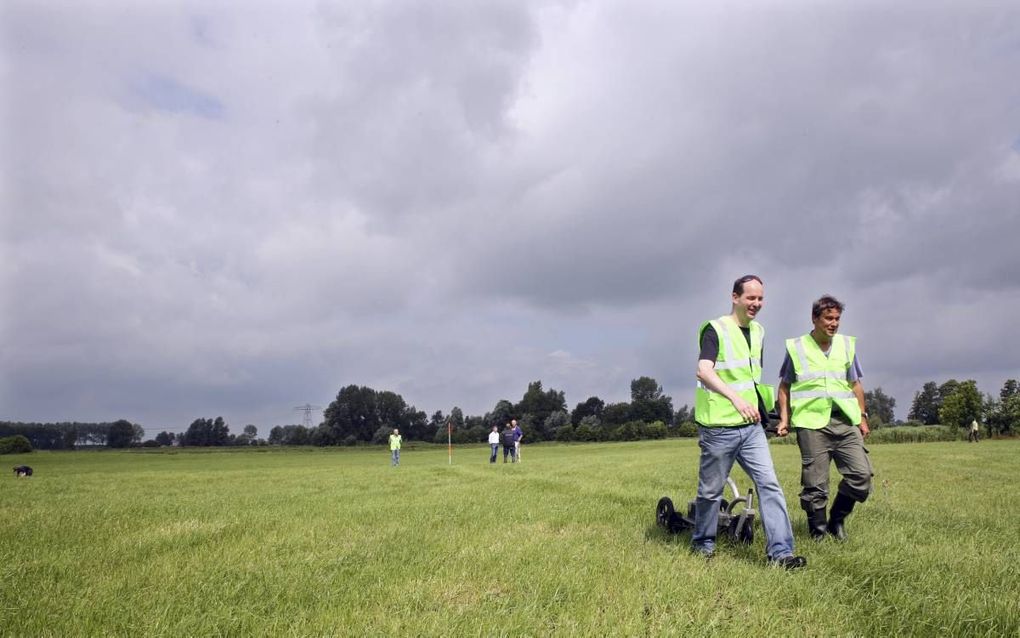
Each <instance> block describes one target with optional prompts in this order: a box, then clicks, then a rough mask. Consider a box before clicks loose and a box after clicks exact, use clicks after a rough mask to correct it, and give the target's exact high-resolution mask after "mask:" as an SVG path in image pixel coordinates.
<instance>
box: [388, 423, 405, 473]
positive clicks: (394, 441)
mask: <svg viewBox="0 0 1020 638" xmlns="http://www.w3.org/2000/svg"><path fill="white" fill-rule="evenodd" d="M403 442H404V438H403V437H402V436H400V430H398V429H397V428H393V434H391V435H390V465H392V466H394V467H396V466H397V465H400V444H401V443H403Z"/></svg>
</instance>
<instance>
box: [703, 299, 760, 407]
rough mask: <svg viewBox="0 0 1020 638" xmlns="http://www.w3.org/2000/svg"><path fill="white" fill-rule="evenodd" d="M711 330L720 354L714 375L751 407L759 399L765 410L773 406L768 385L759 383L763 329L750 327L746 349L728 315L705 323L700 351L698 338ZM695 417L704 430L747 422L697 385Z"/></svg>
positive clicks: (755, 324)
mask: <svg viewBox="0 0 1020 638" xmlns="http://www.w3.org/2000/svg"><path fill="white" fill-rule="evenodd" d="M708 326H712V327H713V328H714V329H715V332H716V334H717V335H719V354H717V355H716V358H715V371H716V374H718V375H719V378H720V379H721V380H722V381H723V383H725V384H726V385H728V386H729V387H730V388H731V389H732V390H734V391H735V392H736V393H737V394H739V395H740V396H741V398H743V399H744V400H745V401H747V402H748V403H750V404H751V405H753V406H755V407H757V406H758V396H759V394H760V395H761V398H762V401H763V403H764V404H765V409H766V410H771V409H772V406H773V405H775V391H774V388H773V387H772V386H770V385H762V383H761V348H762V344H763V343H764V341H765V329H764V328H762V326H761V324H760V323H758V322H757V321H752V322H751V323H750V325H749V328H750V331H751V345H750V346H748V344H747V339H745V338H744V333H743V332H741V330H740V326H739V325H738V324H737V322H736V321H734V319H733V317H732V316H730V315H724V316H722V317H719V318H718V319H713V320H711V321H706V322H705V323H703V324H701V328H699V329H698V341H699V347H700V341H701V334H702V333H703V332H705V328H706V327H708ZM756 389H757V390H756ZM694 417H695V418H696V419H697V421H698V423H700V424H701V425H703V426H706V427H715V426H722V427H729V426H734V425H745V424H746V423H747V421H745V420H744V417H743V416H741V414H740V413H739V412H737V409H736V408H735V407H733V404H732V403H730V400H729V399H727V398H726V397H724V396H723V395H721V394H719V393H717V392H713V391H712V390H710V389H709V388H708V387H706V386H704V385H702V383H701V382H700V381H699V382H698V387H697V389H695V391H694Z"/></svg>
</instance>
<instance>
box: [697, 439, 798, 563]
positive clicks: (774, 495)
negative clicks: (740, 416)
mask: <svg viewBox="0 0 1020 638" xmlns="http://www.w3.org/2000/svg"><path fill="white" fill-rule="evenodd" d="M698 447H700V448H701V462H700V468H699V470H698V498H697V499H696V500H695V503H694V534H693V536H692V537H691V544H692V546H693V548H694V550H695V551H697V552H711V551H713V550H714V549H715V535H716V527H717V526H718V524H719V502H720V500H721V499H722V496H723V488H724V487H725V485H726V477H727V476H729V475H730V470H731V469H732V468H733V462H734V461H736V462H737V463H739V464H740V467H742V468H744V471H745V472H747V475H748V476H750V477H751V480H752V481H754V485H755V487H756V488H757V491H758V511H759V512H760V513H761V525H762V527H763V528H764V529H765V553H766V554H767V555H768V557H769V558H783V557H785V556H791V555H793V528H791V527H790V514H789V513H788V512H787V511H786V497H785V496H784V495H783V488H781V487H780V486H779V481H778V480H777V479H776V470H775V468H774V467H773V466H772V455H771V454H770V453H769V444H768V440H767V439H766V438H765V431H764V430H763V429H762V427H761V425H760V424H757V423H756V424H754V425H745V426H741V427H729V428H722V427H720V428H706V427H701V426H700V425H699V426H698Z"/></svg>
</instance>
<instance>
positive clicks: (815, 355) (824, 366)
mask: <svg viewBox="0 0 1020 638" xmlns="http://www.w3.org/2000/svg"><path fill="white" fill-rule="evenodd" d="M855 348H856V340H855V339H854V338H853V337H850V336H847V335H838V336H837V337H836V338H835V339H833V341H832V344H831V345H830V347H829V353H828V356H826V354H825V353H823V352H822V349H821V348H820V347H819V346H818V344H817V343H816V342H815V340H814V338H813V337H812V336H811V335H810V334H807V335H804V336H802V337H797V338H795V339H787V340H786V351H787V353H788V354H789V355H790V359H791V361H792V362H793V367H794V372H795V373H796V375H797V379H796V381H794V382H793V384H792V385H791V386H790V409H791V411H792V413H793V414H792V415H791V418H790V421H791V422H792V424H793V426H794V427H798V428H805V429H810V430H817V429H821V428H824V427H825V426H827V425H828V424H829V421H830V419H831V418H832V406H833V405H836V406H837V407H838V408H839V409H840V411H841V412H843V414H845V415H846V416H847V418H848V419H850V422H851V423H853V424H854V425H858V424H860V422H861V408H860V404H858V402H857V396H856V395H855V394H854V392H853V388H852V387H851V385H850V382H849V381H847V370H849V368H850V366H851V365H853V360H854V351H855Z"/></svg>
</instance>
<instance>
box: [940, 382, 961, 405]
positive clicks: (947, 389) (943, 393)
mask: <svg viewBox="0 0 1020 638" xmlns="http://www.w3.org/2000/svg"><path fill="white" fill-rule="evenodd" d="M959 387H960V382H959V381H957V380H956V379H950V380H949V381H946V382H945V383H943V384H942V385H940V386H939V408H941V407H942V403H943V402H945V400H946V399H948V398H949V395H951V394H953V393H954V392H956V389H957V388H959Z"/></svg>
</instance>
